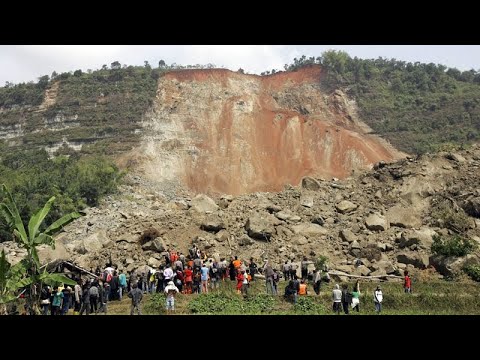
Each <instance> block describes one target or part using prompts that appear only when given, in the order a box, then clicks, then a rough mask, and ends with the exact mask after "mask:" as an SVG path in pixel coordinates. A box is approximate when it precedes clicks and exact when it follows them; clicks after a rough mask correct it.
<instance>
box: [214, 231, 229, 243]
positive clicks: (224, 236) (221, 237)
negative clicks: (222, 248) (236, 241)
mask: <svg viewBox="0 0 480 360" xmlns="http://www.w3.org/2000/svg"><path fill="white" fill-rule="evenodd" d="M229 237H230V234H229V233H228V231H227V230H220V231H219V232H218V233H217V234H216V235H215V240H217V241H218V242H225V241H227V240H228V238H229Z"/></svg>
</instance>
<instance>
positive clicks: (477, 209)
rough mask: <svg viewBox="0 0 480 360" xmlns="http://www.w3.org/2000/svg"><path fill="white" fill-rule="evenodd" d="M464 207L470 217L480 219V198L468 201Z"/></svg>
mask: <svg viewBox="0 0 480 360" xmlns="http://www.w3.org/2000/svg"><path fill="white" fill-rule="evenodd" d="M462 207H463V209H464V210H465V212H466V213H467V214H468V215H470V216H473V217H476V218H480V197H476V198H472V199H469V200H467V201H466V202H465V203H464V204H463V205H462ZM476 220H477V219H476Z"/></svg>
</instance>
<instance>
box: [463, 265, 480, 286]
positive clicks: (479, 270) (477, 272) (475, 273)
mask: <svg viewBox="0 0 480 360" xmlns="http://www.w3.org/2000/svg"><path fill="white" fill-rule="evenodd" d="M463 271H464V272H465V273H466V274H467V275H468V276H470V277H471V278H472V279H473V280H475V281H478V282H480V265H469V266H465V267H464V268H463Z"/></svg>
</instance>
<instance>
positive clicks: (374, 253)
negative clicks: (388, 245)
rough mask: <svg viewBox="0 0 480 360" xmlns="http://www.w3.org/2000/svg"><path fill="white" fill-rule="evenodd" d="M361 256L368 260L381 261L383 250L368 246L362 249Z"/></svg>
mask: <svg viewBox="0 0 480 360" xmlns="http://www.w3.org/2000/svg"><path fill="white" fill-rule="evenodd" d="M360 257H361V258H362V259H363V258H366V259H367V260H368V261H373V260H375V261H379V260H380V259H381V258H382V252H381V251H380V250H379V249H377V248H376V247H366V248H363V249H361V250H360Z"/></svg>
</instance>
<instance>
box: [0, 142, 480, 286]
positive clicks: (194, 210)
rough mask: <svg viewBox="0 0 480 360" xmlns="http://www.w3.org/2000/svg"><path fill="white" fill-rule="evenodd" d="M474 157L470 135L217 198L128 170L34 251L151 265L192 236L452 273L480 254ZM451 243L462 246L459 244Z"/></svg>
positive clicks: (342, 262)
mask: <svg viewBox="0 0 480 360" xmlns="http://www.w3.org/2000/svg"><path fill="white" fill-rule="evenodd" d="M479 169H480V147H478V146H474V147H472V148H471V149H469V150H465V151H461V152H454V153H447V152H445V153H439V154H436V155H424V156H422V157H419V158H407V159H403V160H399V161H397V162H394V163H391V164H384V163H379V164H377V165H376V166H375V169H373V170H370V171H366V172H362V173H357V174H355V176H353V177H349V178H346V179H344V180H338V181H331V180H330V179H320V178H319V179H314V178H308V177H307V178H304V180H303V181H302V185H301V186H298V187H291V186H290V187H287V188H286V189H284V190H283V191H281V192H278V193H262V192H257V193H253V194H244V195H239V196H231V195H229V196H221V197H217V198H214V199H211V198H209V197H207V196H205V195H196V194H193V193H192V194H190V195H185V196H182V197H177V198H175V199H173V200H169V199H168V198H167V197H166V196H165V195H164V194H163V193H162V191H161V189H160V188H158V187H156V185H158V184H156V183H154V182H148V181H146V180H144V179H141V178H139V177H131V178H129V179H128V184H126V185H124V186H122V188H121V193H119V194H117V195H115V196H108V197H106V199H105V200H104V201H103V202H102V203H101V204H100V206H98V207H92V208H90V209H89V210H88V212H87V215H86V216H85V217H82V218H80V219H78V220H77V221H76V222H75V223H73V224H71V225H69V226H68V227H66V228H65V232H64V233H62V234H60V235H59V237H58V238H57V246H56V249H55V250H54V251H52V250H48V249H44V250H42V251H41V253H40V257H41V259H42V260H43V261H46V260H49V259H50V260H51V259H54V258H60V259H70V260H71V261H74V262H76V263H77V264H79V265H80V266H84V267H86V268H90V267H92V268H95V267H96V266H97V265H98V266H104V265H105V264H106V263H110V262H112V263H113V264H116V265H117V266H118V267H119V268H120V269H125V270H127V271H130V270H133V269H139V268H143V267H144V266H145V265H146V264H148V265H149V266H153V267H158V266H159V265H160V264H161V260H162V252H163V251H165V249H167V248H174V249H176V250H179V251H181V252H183V253H184V254H186V253H187V249H188V248H189V247H190V246H191V245H192V243H196V244H197V245H198V246H199V247H200V248H201V249H204V250H205V251H206V252H207V253H208V254H210V255H211V256H214V257H216V258H218V257H222V256H223V257H228V256H231V255H238V256H239V257H240V258H241V259H243V260H246V259H250V258H251V257H253V258H254V259H255V260H256V261H257V263H262V262H263V260H264V259H265V258H268V259H269V260H270V261H271V262H272V263H273V265H274V266H276V267H277V268H279V266H280V264H281V263H283V262H284V261H285V260H286V259H287V258H288V259H292V260H294V261H300V260H301V258H303V256H307V258H308V259H310V260H313V261H315V260H316V259H318V258H319V257H320V256H326V257H327V258H328V262H329V264H330V269H331V270H336V271H340V272H345V273H348V274H357V275H363V276H370V275H374V276H382V275H387V274H400V273H401V272H402V271H403V270H404V269H408V270H410V272H411V273H413V274H415V276H420V275H418V273H420V272H423V270H425V269H431V270H433V271H435V270H436V271H438V276H440V277H447V278H452V277H458V276H459V275H461V273H462V269H463V267H464V265H470V264H479V263H480V256H479V255H480V252H479V250H478V244H479V243H480V188H479V186H478V184H480V171H479ZM147 232H148V233H149V234H150V235H149V237H150V238H151V241H147V242H146V243H144V244H142V243H141V236H142V234H144V233H145V234H146V233H147ZM437 237H438V239H439V240H436V239H437ZM458 239H461V240H460V242H459V241H458ZM147 240H148V239H147ZM439 241H440V242H439ZM442 243H443V244H445V243H446V244H447V245H446V246H445V245H442V246H440V247H442V248H443V249H440V250H438V248H439V247H438V244H440V245H441V244H442ZM435 244H437V245H435ZM449 244H451V245H449ZM466 245H468V249H467V246H466ZM0 247H4V248H5V249H6V252H7V254H8V256H9V258H10V260H11V261H13V262H15V261H18V259H20V257H21V256H22V254H23V252H22V250H20V249H18V248H17V247H16V245H15V244H13V243H12V242H5V243H3V244H1V245H0ZM435 247H437V250H435V251H434V250H433V249H434V248H435ZM458 250H462V251H463V250H468V251H466V253H465V254H461V256H459V255H458V254H457V253H458ZM452 251H455V252H454V254H457V255H453V256H452V253H453V252H452ZM444 254H447V255H444ZM465 255H466V256H465ZM357 259H360V260H361V262H362V265H361V266H355V263H356V261H357ZM340 278H341V279H345V278H343V277H342V276H340Z"/></svg>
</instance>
